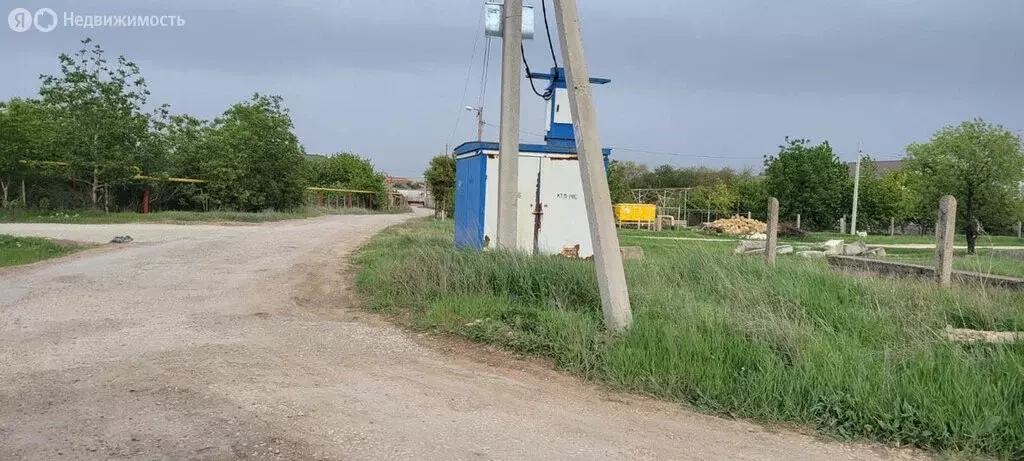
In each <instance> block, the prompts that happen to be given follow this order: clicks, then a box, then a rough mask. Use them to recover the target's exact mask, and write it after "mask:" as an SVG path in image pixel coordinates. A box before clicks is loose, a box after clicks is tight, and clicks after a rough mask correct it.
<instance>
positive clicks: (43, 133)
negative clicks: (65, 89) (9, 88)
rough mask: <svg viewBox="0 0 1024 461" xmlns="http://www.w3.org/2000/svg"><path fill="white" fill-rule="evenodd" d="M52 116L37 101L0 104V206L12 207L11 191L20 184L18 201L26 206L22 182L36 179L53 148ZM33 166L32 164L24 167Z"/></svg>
mask: <svg viewBox="0 0 1024 461" xmlns="http://www.w3.org/2000/svg"><path fill="white" fill-rule="evenodd" d="M52 117H53V114H52V113H51V112H50V111H48V110H47V108H46V106H44V105H43V104H41V103H40V102H39V101H37V100H31V99H17V98H15V99H12V100H10V101H7V102H0V189H2V192H3V197H2V202H0V203H2V206H3V208H7V207H9V206H10V204H11V199H10V197H11V193H10V189H11V187H12V186H13V185H14V184H15V183H17V182H19V181H20V182H21V184H22V191H21V201H22V205H23V206H27V204H28V200H27V197H26V196H25V195H26V193H25V188H24V184H25V181H26V180H28V179H29V178H30V177H32V176H34V175H35V176H38V173H39V172H40V171H41V169H42V165H41V164H40V163H38V161H40V160H46V158H47V157H48V156H49V155H50V151H51V149H52V148H53V146H52V133H53V130H54V125H53V118H52ZM26 162H32V163H26Z"/></svg>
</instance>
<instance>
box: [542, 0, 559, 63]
mask: <svg viewBox="0 0 1024 461" xmlns="http://www.w3.org/2000/svg"><path fill="white" fill-rule="evenodd" d="M540 8H541V10H542V11H543V12H544V32H546V33H547V35H548V49H549V50H551V62H552V63H554V68H555V72H556V73H557V72H558V58H557V57H556V56H555V42H553V41H552V40H551V27H549V26H548V2H547V1H545V0H540ZM556 77H557V75H556Z"/></svg>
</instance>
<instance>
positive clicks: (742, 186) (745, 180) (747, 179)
mask: <svg viewBox="0 0 1024 461" xmlns="http://www.w3.org/2000/svg"><path fill="white" fill-rule="evenodd" d="M733 188H734V189H735V190H736V209H737V210H739V211H749V212H752V214H753V215H754V216H757V217H758V218H762V217H764V216H766V215H767V213H768V211H767V209H768V191H767V190H766V189H765V181H764V178H760V177H757V176H754V175H753V173H751V172H749V171H744V172H742V173H740V174H739V175H737V176H736V178H734V179H733Z"/></svg>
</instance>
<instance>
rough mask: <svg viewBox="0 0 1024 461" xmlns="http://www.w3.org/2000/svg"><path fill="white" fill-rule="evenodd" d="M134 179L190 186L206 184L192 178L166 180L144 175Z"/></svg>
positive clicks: (138, 175)
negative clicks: (179, 183)
mask: <svg viewBox="0 0 1024 461" xmlns="http://www.w3.org/2000/svg"><path fill="white" fill-rule="evenodd" d="M132 179H147V180H152V181H167V182H182V183H188V184H202V183H205V182H206V180H205V179H192V178H167V179H166V180H165V179H163V178H157V177H155V176H144V175H141V174H137V175H135V177H134V178H132Z"/></svg>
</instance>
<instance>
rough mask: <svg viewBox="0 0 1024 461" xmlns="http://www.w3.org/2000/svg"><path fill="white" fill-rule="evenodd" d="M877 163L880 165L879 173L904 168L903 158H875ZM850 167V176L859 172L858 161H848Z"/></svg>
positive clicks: (882, 173)
mask: <svg viewBox="0 0 1024 461" xmlns="http://www.w3.org/2000/svg"><path fill="white" fill-rule="evenodd" d="M875 165H878V175H879V176H881V175H884V174H885V173H887V172H889V171H893V170H902V169H903V161H902V160H875ZM846 166H848V167H849V168H850V176H851V177H852V176H854V175H855V174H856V173H857V162H848V163H847V164H846Z"/></svg>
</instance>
